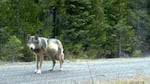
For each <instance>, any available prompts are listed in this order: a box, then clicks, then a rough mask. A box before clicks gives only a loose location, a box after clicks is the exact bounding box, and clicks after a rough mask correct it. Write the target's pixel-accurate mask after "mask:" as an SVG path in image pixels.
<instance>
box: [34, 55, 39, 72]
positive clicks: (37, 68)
mask: <svg viewBox="0 0 150 84" xmlns="http://www.w3.org/2000/svg"><path fill="white" fill-rule="evenodd" d="M34 72H35V73H41V57H40V56H39V55H37V56H36V70H35V71H34Z"/></svg>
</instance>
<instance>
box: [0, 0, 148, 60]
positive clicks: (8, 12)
mask: <svg viewBox="0 0 150 84" xmlns="http://www.w3.org/2000/svg"><path fill="white" fill-rule="evenodd" d="M149 2H150V1H149V0H134V1H131V0H111V1H110V0H94V1H91V0H0V59H1V60H10V59H11V58H10V57H11V56H14V57H15V59H16V60H21V61H31V60H32V59H33V57H32V56H31V55H32V54H31V52H30V51H29V50H27V48H26V36H27V34H32V35H35V34H39V35H40V36H44V37H47V38H58V39H60V40H61V41H62V42H63V45H64V48H65V55H66V56H65V57H66V58H110V57H111V58H114V57H125V56H128V57H131V56H133V57H137V56H139V54H140V53H143V52H148V51H149V50H150V48H149V46H150V40H149V39H150V34H149V33H150V3H149ZM13 37H16V38H13ZM11 39H12V40H11ZM13 39H16V40H15V41H14V40H13ZM17 41H18V42H19V43H17ZM11 44H12V45H13V46H12V45H11ZM6 46H7V48H6ZM12 48H13V49H12ZM6 52H8V53H6ZM10 53H11V54H10Z"/></svg>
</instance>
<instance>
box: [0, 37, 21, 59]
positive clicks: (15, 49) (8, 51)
mask: <svg viewBox="0 0 150 84" xmlns="http://www.w3.org/2000/svg"><path fill="white" fill-rule="evenodd" d="M22 49H23V46H22V43H21V41H20V40H19V39H18V38H17V37H16V36H10V38H9V39H8V41H7V42H6V44H4V48H3V49H2V55H3V56H2V57H1V59H2V60H4V61H9V60H11V61H14V60H16V61H18V59H19V58H20V57H23V54H22V53H21V50H22Z"/></svg>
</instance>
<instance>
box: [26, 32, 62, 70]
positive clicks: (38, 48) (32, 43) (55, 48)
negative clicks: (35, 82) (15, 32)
mask: <svg viewBox="0 0 150 84" xmlns="http://www.w3.org/2000/svg"><path fill="white" fill-rule="evenodd" d="M27 46H28V47H29V49H30V50H32V51H33V53H34V55H35V56H36V69H35V73H41V67H42V62H43V57H44V56H49V57H51V58H52V61H53V66H52V69H50V70H51V71H52V70H53V69H54V66H55V63H56V60H58V61H59V62H60V70H62V64H63V62H64V53H63V51H64V49H63V46H62V43H61V41H60V40H58V39H48V38H45V37H39V36H37V35H36V36H31V35H28V36H27Z"/></svg>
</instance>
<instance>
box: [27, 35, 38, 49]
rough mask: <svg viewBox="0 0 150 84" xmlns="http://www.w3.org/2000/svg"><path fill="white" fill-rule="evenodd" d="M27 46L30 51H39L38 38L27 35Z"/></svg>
mask: <svg viewBox="0 0 150 84" xmlns="http://www.w3.org/2000/svg"><path fill="white" fill-rule="evenodd" d="M27 46H28V47H29V49H31V50H36V49H40V45H39V38H38V36H37V35H36V36H31V35H28V36H27Z"/></svg>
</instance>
